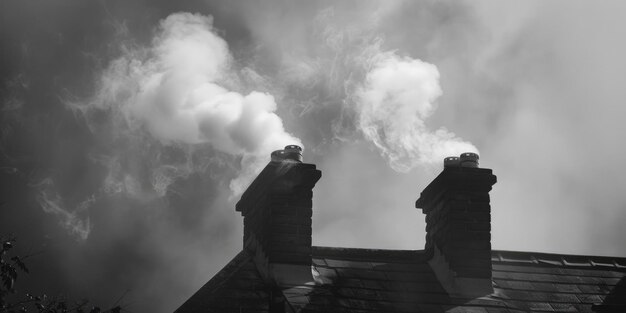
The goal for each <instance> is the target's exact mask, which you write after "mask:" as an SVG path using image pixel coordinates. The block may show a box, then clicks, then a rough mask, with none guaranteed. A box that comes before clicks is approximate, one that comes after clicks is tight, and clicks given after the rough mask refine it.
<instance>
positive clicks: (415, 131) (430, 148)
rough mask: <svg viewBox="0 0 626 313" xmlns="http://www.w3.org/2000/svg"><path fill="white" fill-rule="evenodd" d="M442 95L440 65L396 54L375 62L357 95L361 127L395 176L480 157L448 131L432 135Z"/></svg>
mask: <svg viewBox="0 0 626 313" xmlns="http://www.w3.org/2000/svg"><path fill="white" fill-rule="evenodd" d="M441 94H442V91H441V87H440V86H439V71H438V70H437V67H436V66H435V65H433V64H429V63H426V62H423V61H421V60H418V59H412V58H409V57H400V56H397V55H396V54H395V53H393V52H388V53H381V54H379V55H377V56H376V57H375V58H374V59H373V66H372V68H371V70H369V71H368V72H367V74H366V77H365V81H364V82H363V84H362V85H361V86H360V87H358V88H357V90H356V92H355V94H354V98H355V102H356V110H357V113H358V121H357V124H358V127H359V129H360V130H361V131H362V132H363V134H364V135H365V138H367V139H368V140H370V141H371V142H373V143H374V145H376V147H378V149H380V151H381V153H382V154H383V155H384V156H385V157H386V158H387V160H388V161H389V164H390V166H391V167H392V168H393V169H394V170H396V171H399V172H408V171H409V170H411V169H412V168H414V167H415V166H417V165H419V164H428V163H430V164H432V163H435V162H441V160H442V159H443V158H444V157H446V156H449V155H459V154H460V153H462V152H478V150H477V149H476V147H474V145H472V144H471V143H469V142H466V141H463V140H461V139H460V138H458V137H456V136H455V135H454V134H453V133H451V132H449V131H448V130H446V129H445V128H440V129H438V130H436V131H434V132H433V131H430V130H429V129H428V127H427V125H426V120H427V119H428V118H429V117H430V116H431V115H432V114H433V113H434V111H435V110H436V108H437V107H436V102H435V101H436V100H437V98H439V96H441Z"/></svg>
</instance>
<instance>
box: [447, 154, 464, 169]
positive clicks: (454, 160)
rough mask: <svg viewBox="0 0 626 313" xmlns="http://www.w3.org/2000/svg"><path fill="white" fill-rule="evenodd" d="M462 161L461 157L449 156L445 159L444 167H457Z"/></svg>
mask: <svg viewBox="0 0 626 313" xmlns="http://www.w3.org/2000/svg"><path fill="white" fill-rule="evenodd" d="M460 163H461V160H460V159H459V157H454V156H451V157H447V158H445V159H443V167H444V168H446V167H457V166H459V164H460Z"/></svg>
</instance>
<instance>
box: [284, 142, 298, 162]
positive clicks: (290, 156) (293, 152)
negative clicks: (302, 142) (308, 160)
mask: <svg viewBox="0 0 626 313" xmlns="http://www.w3.org/2000/svg"><path fill="white" fill-rule="evenodd" d="M284 151H285V159H287V160H293V161H298V162H302V147H300V146H297V145H288V146H285V150H284Z"/></svg>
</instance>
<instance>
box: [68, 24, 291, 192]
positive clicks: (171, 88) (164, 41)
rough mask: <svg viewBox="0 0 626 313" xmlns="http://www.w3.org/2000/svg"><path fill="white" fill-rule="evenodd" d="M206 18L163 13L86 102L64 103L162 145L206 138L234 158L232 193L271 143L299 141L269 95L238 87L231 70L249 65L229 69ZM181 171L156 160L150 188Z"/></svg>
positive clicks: (160, 188)
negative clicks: (106, 116)
mask: <svg viewBox="0 0 626 313" xmlns="http://www.w3.org/2000/svg"><path fill="white" fill-rule="evenodd" d="M212 23H213V22H212V18H211V17H207V16H202V15H199V14H190V13H175V14H171V15H170V16H168V17H167V18H165V19H164V20H162V21H161V23H160V26H159V28H158V33H157V34H156V36H155V37H154V39H153V41H152V43H151V45H150V46H149V47H132V48H126V49H124V53H123V55H122V56H121V57H119V58H118V59H116V60H114V61H112V62H111V63H110V65H109V66H108V67H107V68H106V69H105V71H104V72H103V74H102V77H101V78H100V81H99V86H98V91H97V93H96V95H95V97H94V98H93V99H91V101H89V102H87V103H69V105H70V107H71V108H73V109H75V110H76V111H77V112H81V113H83V114H85V113H88V111H90V110H100V111H102V110H104V111H108V112H109V113H111V114H113V115H117V116H118V117H119V118H120V120H121V121H122V124H124V125H123V126H125V127H126V128H128V129H129V130H131V131H142V130H147V132H148V133H149V134H150V135H151V136H152V137H153V138H155V139H157V140H158V141H159V142H160V144H161V145H164V146H168V145H181V144H182V145H185V146H188V147H192V146H197V145H201V144H209V145H210V146H211V147H212V148H214V149H215V150H217V151H220V152H223V153H226V154H229V155H233V156H237V157H241V170H240V172H239V176H238V177H236V178H234V179H233V180H232V181H231V183H230V188H231V190H232V192H233V194H234V195H238V194H240V193H241V192H243V190H244V188H245V187H246V186H247V184H248V183H249V182H250V180H251V178H253V176H254V175H255V174H256V173H257V172H258V170H259V169H260V168H261V167H262V166H263V165H264V163H265V162H266V161H267V159H268V156H269V154H270V152H271V151H272V150H275V149H276V148H277V147H282V146H285V145H287V144H299V145H301V144H302V143H301V141H300V140H299V139H298V138H295V137H294V136H292V135H290V134H289V133H287V132H286V131H285V129H284V127H283V123H282V120H281V118H280V117H279V116H278V115H276V113H275V111H276V109H277V105H276V102H275V100H274V97H273V96H272V95H270V94H267V93H264V92H259V91H252V92H250V93H248V94H247V95H244V94H242V93H240V90H241V89H243V86H241V83H239V82H240V81H241V79H239V76H240V75H247V76H250V74H249V73H250V72H251V71H252V70H251V69H248V68H244V70H243V71H240V72H241V73H240V72H238V71H237V70H236V69H235V66H234V65H233V62H234V61H233V58H232V57H231V55H230V52H229V49H228V45H227V43H226V41H225V40H224V39H222V38H221V37H220V36H219V35H218V34H216V31H215V29H214V28H213V26H212ZM92 130H93V127H92ZM189 172H190V171H189V167H187V170H184V169H183V170H182V173H181V169H179V168H172V167H168V166H161V167H160V168H159V171H157V172H155V173H153V174H154V175H153V178H152V181H153V182H154V183H153V187H154V189H155V190H154V191H155V192H156V193H157V194H158V195H164V193H165V189H166V188H167V186H168V185H169V184H168V182H169V183H171V181H173V180H174V179H175V178H177V177H180V176H185V175H187V174H188V173H189ZM108 184H109V185H111V184H113V183H111V182H109V183H108ZM113 185H114V184H113Z"/></svg>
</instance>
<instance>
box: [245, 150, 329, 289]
mask: <svg viewBox="0 0 626 313" xmlns="http://www.w3.org/2000/svg"><path fill="white" fill-rule="evenodd" d="M321 176H322V172H321V171H319V170H317V169H316V168H315V165H314V164H306V163H303V162H302V148H300V147H299V146H296V145H290V146H286V147H285V149H284V150H278V151H274V152H272V154H271V161H270V162H269V163H268V164H267V166H265V168H264V169H263V171H261V173H260V174H259V176H258V177H257V178H256V179H255V180H254V181H253V182H252V184H250V186H249V187H248V189H247V190H246V191H245V192H244V193H243V195H242V196H241V199H240V200H239V202H237V205H236V210H237V211H239V212H241V214H242V215H243V218H244V238H243V241H244V249H245V250H248V251H250V252H252V253H253V254H254V259H255V263H256V266H257V268H258V269H259V272H260V273H261V275H262V276H263V277H264V278H265V279H266V280H267V281H270V282H273V283H275V284H277V285H279V286H284V285H296V284H302V283H306V282H311V281H313V278H312V275H311V215H312V197H313V187H314V186H315V183H316V182H317V181H318V180H319V179H320V177H321Z"/></svg>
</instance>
